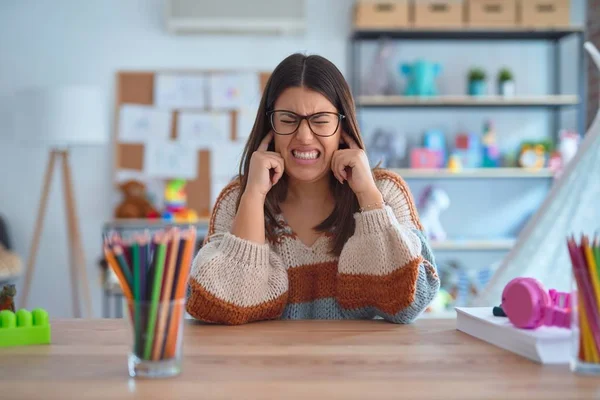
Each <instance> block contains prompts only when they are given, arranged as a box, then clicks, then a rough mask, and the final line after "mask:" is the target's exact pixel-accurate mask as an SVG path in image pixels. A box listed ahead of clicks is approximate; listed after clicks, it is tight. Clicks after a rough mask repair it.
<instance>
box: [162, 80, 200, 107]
mask: <svg viewBox="0 0 600 400" xmlns="http://www.w3.org/2000/svg"><path fill="white" fill-rule="evenodd" d="M154 104H155V105H156V107H158V108H164V109H174V108H199V109H202V108H204V107H205V106H206V78H205V77H204V75H202V74H168V73H163V74H156V76H155V78H154Z"/></svg>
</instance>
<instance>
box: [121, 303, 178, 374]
mask: <svg viewBox="0 0 600 400" xmlns="http://www.w3.org/2000/svg"><path fill="white" fill-rule="evenodd" d="M127 306H128V308H129V316H130V318H129V322H130V327H131V334H132V336H131V338H132V341H131V351H130V353H129V359H128V366H129V375H130V376H131V377H139V378H168V377H172V376H175V375H178V374H179V373H180V372H181V361H182V353H181V351H182V342H183V323H184V314H185V308H184V307H185V300H184V299H179V300H172V301H158V302H150V301H132V300H130V301H128V304H127Z"/></svg>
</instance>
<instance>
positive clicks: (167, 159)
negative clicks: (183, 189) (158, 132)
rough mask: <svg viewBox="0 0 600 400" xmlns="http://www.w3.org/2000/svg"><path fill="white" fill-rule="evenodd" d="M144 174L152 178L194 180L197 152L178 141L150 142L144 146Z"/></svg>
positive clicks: (196, 169)
mask: <svg viewBox="0 0 600 400" xmlns="http://www.w3.org/2000/svg"><path fill="white" fill-rule="evenodd" d="M144 172H145V173H146V174H147V175H148V176H150V177H154V178H164V179H169V178H183V179H190V180H191V179H196V176H197V172H198V150H197V149H196V148H195V147H192V146H188V145H186V144H185V143H181V142H180V141H178V140H152V141H150V142H148V143H146V145H145V146H144Z"/></svg>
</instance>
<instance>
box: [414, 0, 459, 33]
mask: <svg viewBox="0 0 600 400" xmlns="http://www.w3.org/2000/svg"><path fill="white" fill-rule="evenodd" d="M414 9H415V21H414V26H415V27H416V28H432V29H435V28H438V29H444V28H461V27H463V26H464V1H463V0H415V4H414Z"/></svg>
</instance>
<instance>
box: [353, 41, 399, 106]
mask: <svg viewBox="0 0 600 400" xmlns="http://www.w3.org/2000/svg"><path fill="white" fill-rule="evenodd" d="M392 56H393V42H392V41H391V40H383V41H381V42H380V44H379V48H378V50H377V53H376V54H375V57H374V59H373V62H372V64H371V67H370V68H369V70H368V71H369V72H368V73H367V75H366V77H365V78H364V83H363V85H362V93H363V94H365V95H369V96H385V95H392V94H398V88H397V87H396V86H397V82H396V79H395V77H396V76H395V74H394V73H393V72H392V70H391V69H390V65H391V63H390V60H391V58H392Z"/></svg>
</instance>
